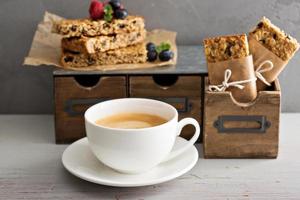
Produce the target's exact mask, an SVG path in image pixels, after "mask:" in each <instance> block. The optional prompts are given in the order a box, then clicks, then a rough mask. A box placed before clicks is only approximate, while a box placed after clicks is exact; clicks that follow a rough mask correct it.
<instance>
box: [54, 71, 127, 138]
mask: <svg viewBox="0 0 300 200" xmlns="http://www.w3.org/2000/svg"><path fill="white" fill-rule="evenodd" d="M126 96H127V92H126V76H100V75H75V76H54V98H55V133H56V143H69V142H73V141H75V140H77V139H79V138H82V137H85V126H84V117H83V114H84V112H85V110H86V109H87V108H88V107H90V106H91V105H93V104H96V103H98V102H101V101H105V100H108V99H115V98H124V97H126Z"/></svg>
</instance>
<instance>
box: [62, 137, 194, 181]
mask: <svg viewBox="0 0 300 200" xmlns="http://www.w3.org/2000/svg"><path fill="white" fill-rule="evenodd" d="M186 143H187V141H186V140H185V139H183V138H181V137H177V139H176V143H175V146H174V149H177V148H179V147H181V146H182V145H184V144H186ZM197 160H198V151H197V149H196V148H195V146H192V147H191V148H190V149H188V150H187V151H186V152H184V153H183V154H182V155H180V156H178V157H176V158H174V159H172V160H170V161H168V162H164V163H161V164H159V165H158V166H157V167H155V168H153V169H152V170H150V171H148V172H146V173H142V174H137V175H131V174H122V173H119V172H116V171H114V170H113V169H111V168H109V167H107V166H105V165H104V164H102V163H101V162H100V161H99V160H98V159H97V158H96V157H95V156H94V155H93V153H92V152H91V150H90V148H89V146H88V140H87V138H83V139H80V140H78V141H76V142H74V143H73V144H71V145H70V146H68V147H67V149H66V150H65V151H64V153H63V155H62V162H63V165H64V167H65V168H66V169H67V170H68V171H69V172H70V173H71V174H73V175H75V176H77V177H79V178H81V179H84V180H86V181H90V182H93V183H97V184H101V185H108V186H118V187H137V186H146V185H153V184H158V183H163V182H166V181H169V180H172V179H175V178H177V177H179V176H181V175H183V174H185V173H186V172H188V171H189V170H191V169H192V168H193V167H194V166H195V164H196V163H197Z"/></svg>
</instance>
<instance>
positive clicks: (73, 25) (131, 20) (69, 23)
mask: <svg viewBox="0 0 300 200" xmlns="http://www.w3.org/2000/svg"><path fill="white" fill-rule="evenodd" d="M144 28H145V21H144V18H143V17H140V16H133V15H131V16H128V17H126V18H125V19H113V20H112V21H111V22H106V21H105V20H92V19H64V20H61V21H57V22H55V23H54V24H53V27H52V32H54V33H58V34H60V35H63V36H64V37H81V36H86V37H94V36H99V35H111V34H120V33H130V32H136V31H141V30H143V29H144Z"/></svg>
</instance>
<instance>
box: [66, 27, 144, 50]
mask: <svg viewBox="0 0 300 200" xmlns="http://www.w3.org/2000/svg"><path fill="white" fill-rule="evenodd" d="M145 38H146V31H145V30H141V31H137V32H131V33H123V34H117V35H110V36H105V35H103V36H95V37H71V38H63V39H62V42H61V45H62V48H63V49H65V50H70V51H76V52H80V53H87V54H92V53H96V52H104V51H108V50H112V49H118V48H123V47H127V46H130V45H134V44H137V43H140V42H143V41H144V40H145Z"/></svg>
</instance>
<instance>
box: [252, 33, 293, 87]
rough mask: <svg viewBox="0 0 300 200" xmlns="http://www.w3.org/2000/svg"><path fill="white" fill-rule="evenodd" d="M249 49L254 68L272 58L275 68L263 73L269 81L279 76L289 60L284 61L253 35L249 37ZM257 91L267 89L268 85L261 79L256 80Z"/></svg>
mask: <svg viewBox="0 0 300 200" xmlns="http://www.w3.org/2000/svg"><path fill="white" fill-rule="evenodd" d="M248 40H249V50H250V53H251V54H252V56H253V64H254V69H257V68H258V66H259V65H260V64H261V63H262V62H264V61H265V60H270V61H271V62H272V63H273V69H271V70H270V71H267V72H264V73H262V75H263V77H264V78H265V79H266V81H267V82H268V83H272V82H273V81H275V79H276V78H277V77H278V75H279V74H280V72H281V71H282V70H283V69H284V68H285V66H286V65H287V63H288V61H283V60H282V59H281V58H279V57H278V56H276V55H275V54H274V53H273V52H272V51H270V50H269V49H267V48H266V47H264V46H263V45H262V44H260V43H259V42H258V41H256V40H255V39H254V38H253V37H251V36H250V37H249V38H248ZM256 85H257V91H262V90H266V88H267V87H268V86H267V85H266V84H264V83H263V82H262V81H261V80H259V79H257V81H256Z"/></svg>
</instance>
